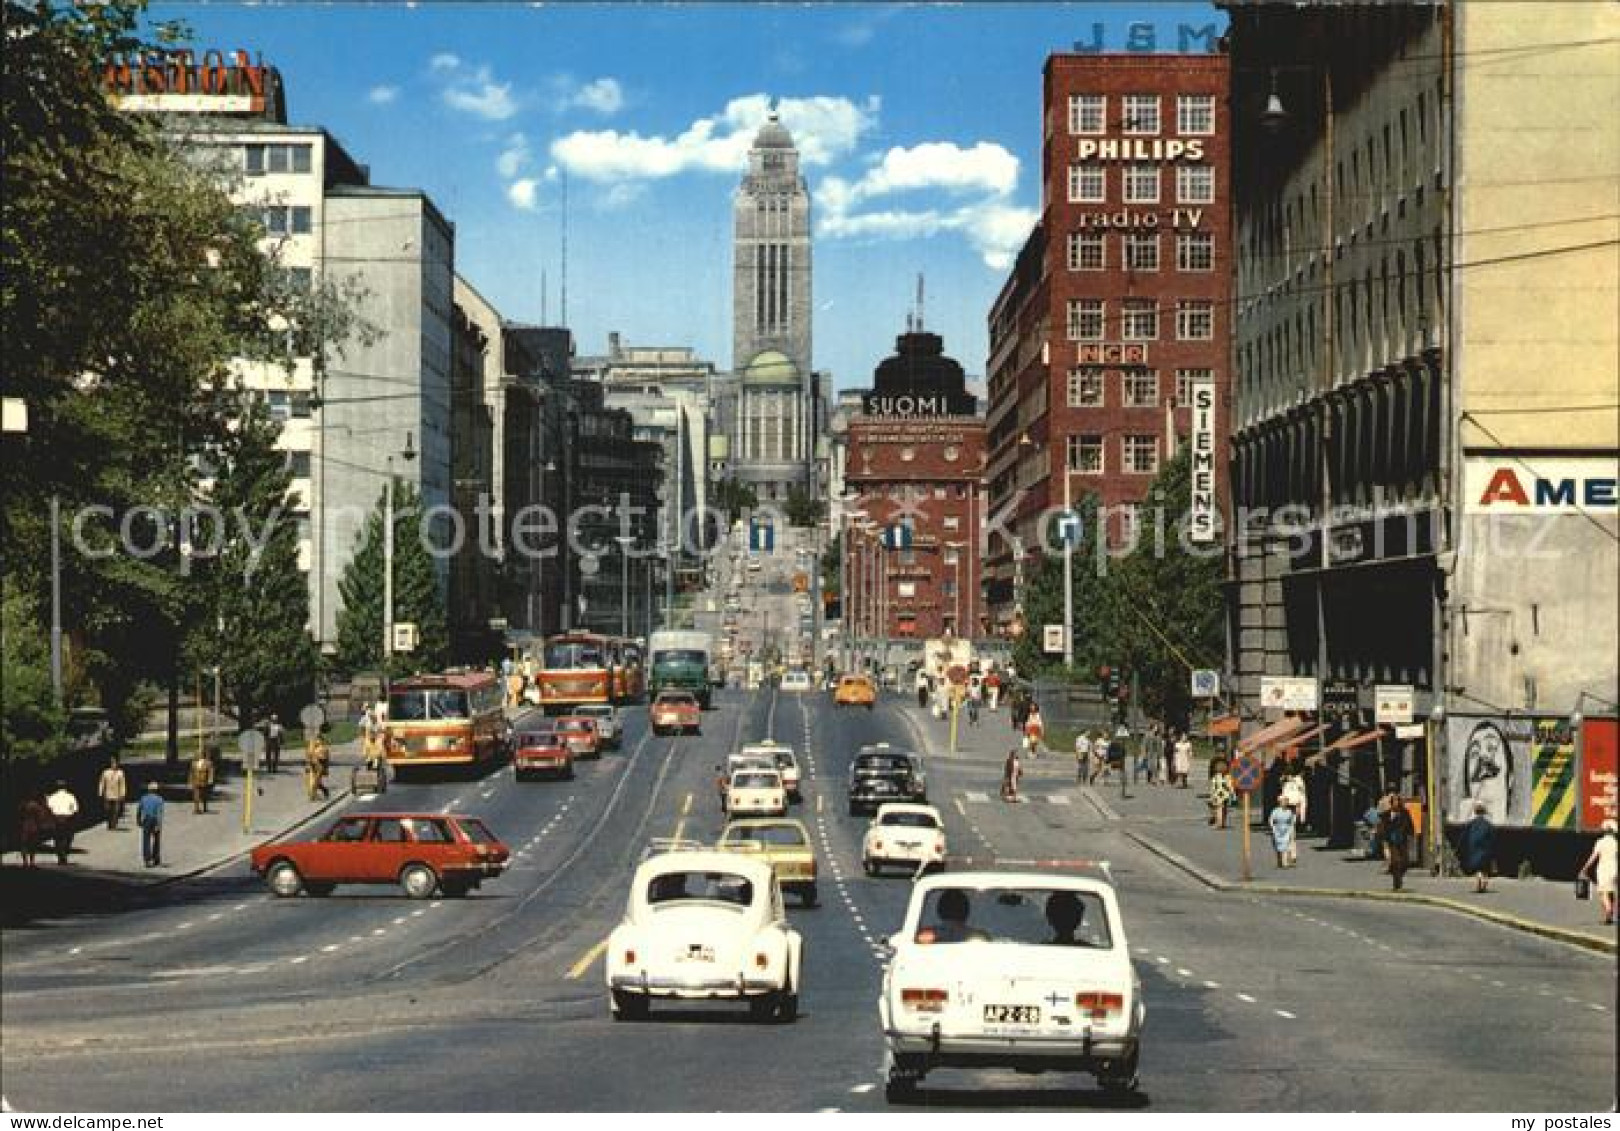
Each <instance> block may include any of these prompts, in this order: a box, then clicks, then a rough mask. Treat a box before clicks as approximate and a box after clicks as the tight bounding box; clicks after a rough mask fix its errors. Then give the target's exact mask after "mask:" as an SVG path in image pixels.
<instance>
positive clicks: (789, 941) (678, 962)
mask: <svg viewBox="0 0 1620 1131" xmlns="http://www.w3.org/2000/svg"><path fill="white" fill-rule="evenodd" d="M803 958H804V940H803V939H802V937H801V936H800V935H799V932H798V931H796V930H794V929H793V927H792V926H790V925H789V923H788V921H787V912H786V911H785V910H784V908H783V906H782V889H781V887H780V885H779V884H778V883H777V882H776V874H775V872H774V870H773V869H772V867H771V864H770V862H769V861H767V860H762V859H754V858H752V857H749V856H745V855H744V854H742V853H740V852H722V851H720V850H718V849H711V850H706V851H689V850H680V849H677V850H675V851H667V852H658V853H655V854H653V855H652V856H650V857H649V858H648V859H646V860H644V861H642V863H641V864H640V866H639V867H637V868H636V872H635V876H634V878H632V880H631V881H630V899H629V904H628V906H627V907H626V909H625V915H624V919H623V921H621V922H620V923H619V925H618V926H617V927H615V928H614V929H613V932H612V934H610V935H609V936H608V943H607V951H606V961H605V962H604V964H603V965H604V967H605V976H606V979H607V989H608V996H609V999H610V1002H611V1008H612V1012H613V1019H614V1020H615V1021H639V1020H642V1019H644V1018H645V1017H646V1016H647V1014H648V1012H649V1009H650V1007H651V1005H652V1003H653V1001H655V1000H664V999H670V1000H680V1001H738V1002H746V1003H747V1005H748V1008H749V1012H750V1014H751V1015H752V1016H753V1017H754V1019H755V1020H759V1021H768V1020H772V1019H776V1020H780V1021H792V1020H793V1019H794V1018H796V1017H797V1016H798V1013H799V990H800V987H801V986H802V985H803V982H802V981H801V980H800V972H801V969H802V963H803Z"/></svg>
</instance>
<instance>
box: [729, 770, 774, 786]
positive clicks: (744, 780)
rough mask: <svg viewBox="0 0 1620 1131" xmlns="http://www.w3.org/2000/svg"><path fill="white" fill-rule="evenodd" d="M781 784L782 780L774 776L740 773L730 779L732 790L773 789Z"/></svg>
mask: <svg viewBox="0 0 1620 1131" xmlns="http://www.w3.org/2000/svg"><path fill="white" fill-rule="evenodd" d="M781 784H782V779H781V778H779V777H777V776H776V775H775V774H750V773H742V774H738V775H737V776H736V777H734V778H732V779H731V788H733V789H775V788H777V787H778V786H780V785H781Z"/></svg>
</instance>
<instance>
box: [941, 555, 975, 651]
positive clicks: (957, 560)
mask: <svg viewBox="0 0 1620 1131" xmlns="http://www.w3.org/2000/svg"><path fill="white" fill-rule="evenodd" d="M967 545H968V544H967V543H966V542H947V543H945V548H946V549H947V550H953V551H955V552H954V553H953V554H952V555H951V570H952V581H953V583H954V587H955V592H954V593H953V596H954V597H955V601H954V608H953V617H952V621H951V623H952V624H953V625H954V626H955V630H954V631H955V635H956V636H957V637H960V636H961V635H962V551H963V550H964V549H966V548H967ZM968 639H969V640H971V639H973V634H972V633H971V632H970V633H969V634H968Z"/></svg>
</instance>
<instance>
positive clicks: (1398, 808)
mask: <svg viewBox="0 0 1620 1131" xmlns="http://www.w3.org/2000/svg"><path fill="white" fill-rule="evenodd" d="M1382 832H1383V840H1384V845H1385V849H1386V851H1387V852H1388V853H1389V875H1390V879H1391V880H1392V881H1394V886H1393V888H1392V890H1394V891H1400V890H1401V882H1402V879H1403V877H1405V875H1406V869H1407V867H1408V865H1409V863H1410V860H1411V855H1410V854H1411V850H1412V837H1413V836H1414V835H1415V834H1416V832H1417V829H1416V827H1415V826H1414V825H1413V824H1412V814H1411V813H1409V812H1408V811H1407V809H1406V805H1405V804H1404V803H1403V802H1402V801H1401V799H1400V798H1399V797H1394V796H1392V797H1391V798H1390V806H1389V808H1388V809H1386V810H1384V825H1383V829H1382Z"/></svg>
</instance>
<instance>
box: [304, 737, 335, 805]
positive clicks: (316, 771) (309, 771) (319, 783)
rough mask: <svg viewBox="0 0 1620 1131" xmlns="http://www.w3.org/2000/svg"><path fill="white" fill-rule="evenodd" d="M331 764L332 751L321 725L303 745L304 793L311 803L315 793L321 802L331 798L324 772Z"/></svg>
mask: <svg viewBox="0 0 1620 1131" xmlns="http://www.w3.org/2000/svg"><path fill="white" fill-rule="evenodd" d="M331 764H332V751H331V748H330V747H328V746H327V745H326V724H325V723H322V724H321V725H320V726H319V727H318V728H317V729H316V731H315V734H314V737H312V738H311V739H310V740H309V741H308V742H307V743H306V744H305V745H304V791H305V792H306V793H307V794H308V795H309V799H310V800H311V801H314V800H315V795H316V794H317V793H319V794H320V795H321V799H322V800H325V799H326V798H329V797H331V796H332V791H331V790H330V789H328V788H327V787H326V771H327V770H328V769H330V768H331Z"/></svg>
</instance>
